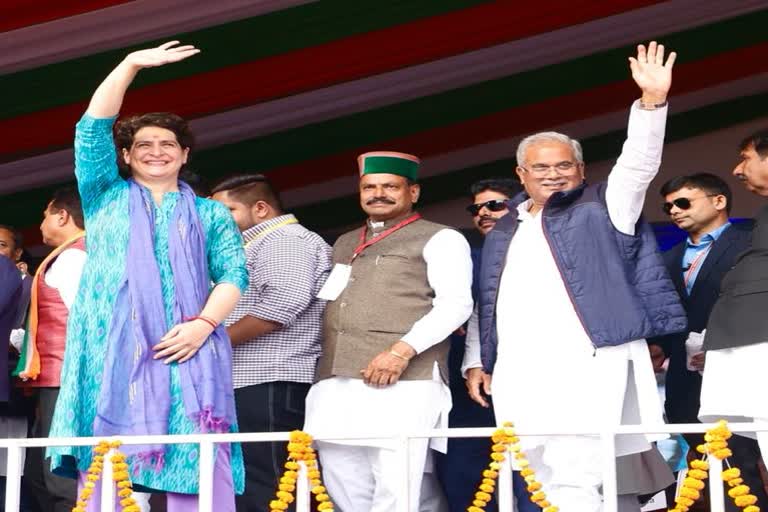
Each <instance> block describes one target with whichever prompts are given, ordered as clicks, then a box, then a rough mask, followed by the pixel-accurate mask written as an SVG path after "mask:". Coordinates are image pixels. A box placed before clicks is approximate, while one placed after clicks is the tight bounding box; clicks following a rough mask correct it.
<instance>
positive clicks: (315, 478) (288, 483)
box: [269, 430, 333, 512]
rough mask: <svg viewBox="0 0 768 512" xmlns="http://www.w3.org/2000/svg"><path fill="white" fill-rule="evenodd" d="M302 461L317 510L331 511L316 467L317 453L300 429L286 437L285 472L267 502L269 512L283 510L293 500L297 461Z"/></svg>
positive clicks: (329, 498)
mask: <svg viewBox="0 0 768 512" xmlns="http://www.w3.org/2000/svg"><path fill="white" fill-rule="evenodd" d="M301 461H304V464H305V465H306V467H307V478H308V479H309V485H310V490H311V491H312V494H313V495H314V496H315V500H316V501H317V503H318V506H317V510H320V511H323V512H333V502H332V501H331V497H330V496H328V493H327V492H326V489H325V487H323V482H322V481H321V480H320V469H319V468H318V467H317V453H315V450H314V449H313V448H312V436H310V435H309V434H307V433H306V432H302V431H300V430H294V431H293V432H291V434H290V437H289V439H288V461H287V462H286V463H285V472H284V473H283V476H282V477H281V478H280V483H279V484H278V486H277V493H276V494H275V499H274V500H272V501H270V502H269V511H270V512H283V511H284V510H287V509H288V506H289V505H290V504H291V503H293V501H294V492H295V491H296V479H297V478H298V477H299V463H300V462H301Z"/></svg>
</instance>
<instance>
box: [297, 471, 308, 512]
mask: <svg viewBox="0 0 768 512" xmlns="http://www.w3.org/2000/svg"><path fill="white" fill-rule="evenodd" d="M311 503H312V494H311V493H310V487H309V476H308V475H307V465H306V464H305V463H304V461H303V460H300V461H299V478H298V479H296V512H309V506H310V504H311Z"/></svg>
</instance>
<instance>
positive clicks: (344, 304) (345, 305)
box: [339, 302, 347, 308]
mask: <svg viewBox="0 0 768 512" xmlns="http://www.w3.org/2000/svg"><path fill="white" fill-rule="evenodd" d="M339 307H341V308H345V307H347V303H346V302H342V303H341V304H339Z"/></svg>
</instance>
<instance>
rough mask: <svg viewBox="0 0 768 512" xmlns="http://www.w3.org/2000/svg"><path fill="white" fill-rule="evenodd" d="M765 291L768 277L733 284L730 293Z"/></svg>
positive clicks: (735, 294) (766, 290)
mask: <svg viewBox="0 0 768 512" xmlns="http://www.w3.org/2000/svg"><path fill="white" fill-rule="evenodd" d="M766 292H768V279H757V280H755V281H747V282H744V283H739V284H737V285H734V287H733V290H732V291H731V295H734V296H739V295H750V294H753V293H766Z"/></svg>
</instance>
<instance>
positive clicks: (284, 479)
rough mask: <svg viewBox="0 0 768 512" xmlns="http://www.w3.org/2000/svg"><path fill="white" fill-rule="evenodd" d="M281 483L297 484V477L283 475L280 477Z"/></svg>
mask: <svg viewBox="0 0 768 512" xmlns="http://www.w3.org/2000/svg"><path fill="white" fill-rule="evenodd" d="M280 483H281V484H291V485H295V484H296V479H295V478H290V477H287V476H282V477H280Z"/></svg>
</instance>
